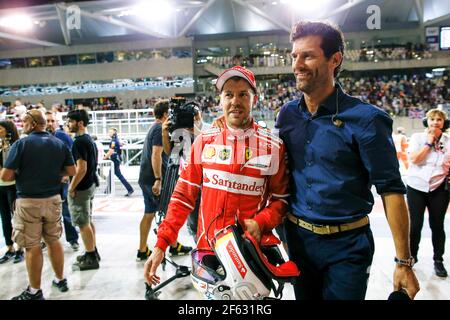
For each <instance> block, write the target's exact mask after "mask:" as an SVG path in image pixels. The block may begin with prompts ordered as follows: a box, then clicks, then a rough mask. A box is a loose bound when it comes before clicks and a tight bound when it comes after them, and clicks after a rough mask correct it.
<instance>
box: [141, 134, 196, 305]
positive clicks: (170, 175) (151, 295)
mask: <svg viewBox="0 0 450 320" xmlns="http://www.w3.org/2000/svg"><path fill="white" fill-rule="evenodd" d="M180 144H181V141H180V142H175V147H174V149H173V151H177V150H180V151H179V153H177V152H172V153H171V155H170V159H169V163H168V165H167V170H166V173H165V175H164V180H163V181H162V182H163V189H162V192H161V197H160V202H159V210H158V211H157V212H156V228H155V229H154V232H155V233H157V229H158V227H159V225H160V224H161V223H162V221H163V220H164V218H165V216H166V212H167V207H168V206H169V202H170V197H171V196H172V193H173V190H174V189H175V185H176V184H177V180H178V177H179V175H178V171H179V168H180V159H181V157H182V156H183V149H182V148H180ZM167 263H169V264H171V265H172V266H173V267H175V274H174V275H173V276H172V277H170V278H169V279H167V280H166V281H163V282H162V283H160V284H159V285H157V286H156V287H154V288H152V287H151V286H150V285H149V284H147V283H146V284H145V299H146V300H158V296H159V295H160V294H161V292H160V291H159V290H161V289H162V288H163V287H165V286H167V285H168V284H169V283H171V282H172V281H174V280H176V279H178V278H184V277H187V276H189V275H190V273H191V270H190V268H189V267H187V266H183V265H179V264H177V263H175V262H174V261H172V260H171V259H169V258H167V257H164V260H163V261H162V263H161V266H162V269H163V271H165V270H166V264H167Z"/></svg>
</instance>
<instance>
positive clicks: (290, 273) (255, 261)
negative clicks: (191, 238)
mask: <svg viewBox="0 0 450 320" xmlns="http://www.w3.org/2000/svg"><path fill="white" fill-rule="evenodd" d="M243 234H244V232H243V231H242V228H241V227H240V226H236V225H230V226H228V227H226V228H224V229H222V230H221V231H219V232H217V233H216V235H215V237H214V239H213V241H212V244H213V247H214V251H209V250H194V251H193V252H192V254H191V256H192V272H191V279H192V282H193V284H194V287H195V288H196V289H197V290H199V291H200V292H201V293H203V294H204V295H205V296H206V297H207V298H208V299H213V300H260V299H264V298H268V297H269V295H270V292H271V290H273V292H274V295H275V297H276V298H281V295H282V290H283V287H284V283H285V282H293V281H294V280H295V278H296V277H297V276H298V275H299V274H300V272H299V271H298V269H297V266H296V265H295V264H294V263H293V262H292V261H288V262H284V260H283V258H282V256H281V253H280V251H279V249H278V247H277V244H279V243H280V241H279V240H278V239H277V238H276V237H275V236H273V234H270V236H265V237H263V239H262V240H261V244H262V250H261V247H260V245H259V244H258V243H257V242H256V241H255V240H254V239H253V237H251V236H250V234H249V233H248V232H245V237H243ZM274 239H275V241H274ZM263 251H264V252H263ZM269 260H271V261H270V262H269ZM273 263H275V264H273ZM274 280H275V281H277V282H278V287H277V286H276V285H275V284H274Z"/></svg>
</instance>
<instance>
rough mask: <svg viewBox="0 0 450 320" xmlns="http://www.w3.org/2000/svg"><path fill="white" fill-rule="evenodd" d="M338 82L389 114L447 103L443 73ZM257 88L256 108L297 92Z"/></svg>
mask: <svg viewBox="0 0 450 320" xmlns="http://www.w3.org/2000/svg"><path fill="white" fill-rule="evenodd" d="M339 82H340V83H341V85H342V87H343V89H344V90H345V91H346V92H347V93H348V94H351V95H353V96H356V97H358V98H360V99H361V100H363V101H365V102H368V103H371V104H374V105H377V106H378V107H380V108H382V109H384V110H386V111H387V112H388V113H390V114H391V115H400V116H407V115H408V112H409V111H410V110H411V109H414V110H421V111H422V110H423V111H424V112H426V111H427V110H429V109H431V108H434V107H436V106H438V105H441V104H447V103H450V92H449V90H448V87H449V79H448V77H447V76H444V77H434V78H427V77H426V76H419V75H413V76H406V75H401V76H377V77H361V78H354V77H340V78H339ZM260 84H261V85H260V86H259V87H258V91H259V102H258V104H257V109H259V110H262V111H265V110H272V111H273V110H277V109H278V108H280V107H281V106H282V105H283V104H285V103H286V102H288V101H290V100H292V99H294V98H296V97H298V95H299V91H298V90H296V88H295V80H293V79H291V80H289V79H285V80H282V81H278V80H277V81H266V82H260ZM160 98H168V97H150V98H146V99H137V98H136V99H134V100H132V101H122V99H120V98H119V99H118V100H117V101H114V100H112V99H111V100H110V99H104V98H101V99H93V100H91V102H90V103H84V105H85V107H87V108H88V109H89V110H92V111H98V110H124V109H148V108H152V107H153V106H154V104H155V103H156V101H157V100H158V99H160ZM18 101H19V102H16V104H12V105H11V106H9V107H6V106H4V105H3V104H2V103H1V101H0V111H1V114H2V115H3V117H4V116H5V115H6V114H10V115H16V114H20V113H21V108H24V110H30V109H33V108H42V107H45V106H44V104H43V102H40V103H38V104H31V103H28V102H24V103H22V102H20V100H18ZM195 101H196V102H197V103H199V105H200V106H201V108H202V111H203V112H204V114H206V115H207V114H209V113H215V112H217V111H218V110H219V109H220V107H219V105H218V97H217V96H216V95H215V94H206V95H204V94H203V95H197V96H196V97H195ZM52 108H53V109H55V110H54V111H58V112H67V111H69V110H72V109H75V108H77V106H76V104H74V105H64V104H59V103H57V104H54V105H53V106H52Z"/></svg>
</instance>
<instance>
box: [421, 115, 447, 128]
mask: <svg viewBox="0 0 450 320" xmlns="http://www.w3.org/2000/svg"><path fill="white" fill-rule="evenodd" d="M422 124H423V126H424V127H425V128H428V118H427V117H425V118H423V119H422ZM449 127H450V120H448V119H447V120H444V126H443V127H442V131H445V130H447V129H448V128H449Z"/></svg>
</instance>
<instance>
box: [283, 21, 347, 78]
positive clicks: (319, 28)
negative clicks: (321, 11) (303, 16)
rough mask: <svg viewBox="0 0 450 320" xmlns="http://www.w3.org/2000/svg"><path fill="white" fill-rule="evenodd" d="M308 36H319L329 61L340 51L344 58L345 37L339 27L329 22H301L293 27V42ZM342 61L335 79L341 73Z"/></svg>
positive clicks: (336, 71) (335, 70)
mask: <svg viewBox="0 0 450 320" xmlns="http://www.w3.org/2000/svg"><path fill="white" fill-rule="evenodd" d="M307 36H319V37H321V38H322V42H321V44H320V47H321V48H322V50H323V53H324V55H325V57H326V58H327V59H330V57H331V56H332V55H333V54H334V53H336V52H338V51H339V52H341V53H342V57H344V49H345V43H344V35H343V33H342V31H341V30H340V29H339V27H338V26H336V25H333V24H331V23H329V22H315V21H314V22H313V21H300V22H297V23H296V24H295V25H294V26H293V27H292V31H291V42H294V41H295V40H297V39H300V38H304V37H307ZM342 60H344V59H342ZM342 60H341V63H340V64H339V65H338V66H337V67H336V68H335V69H334V77H337V76H338V75H339V72H340V71H341V65H342Z"/></svg>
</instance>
